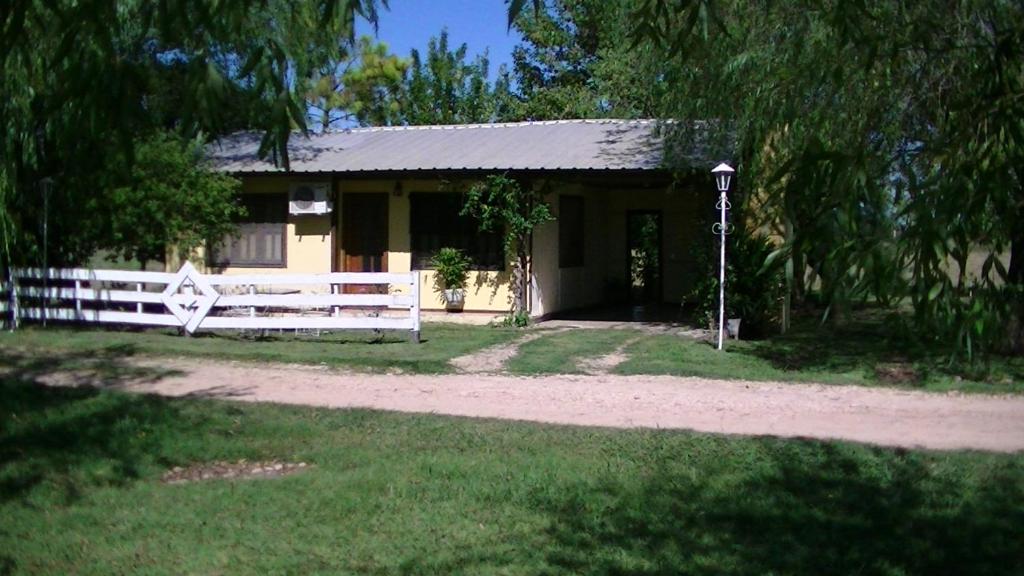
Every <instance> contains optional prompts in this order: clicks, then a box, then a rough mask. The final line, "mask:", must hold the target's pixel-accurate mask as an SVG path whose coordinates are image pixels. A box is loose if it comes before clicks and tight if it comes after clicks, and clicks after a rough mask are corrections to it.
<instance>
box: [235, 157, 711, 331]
mask: <svg viewBox="0 0 1024 576" xmlns="http://www.w3.org/2000/svg"><path fill="white" fill-rule="evenodd" d="M295 180H302V181H315V180H316V178H313V177H302V178H298V177H297V178H295ZM290 181H291V180H290V179H289V178H288V177H282V176H274V177H269V176H264V177H245V178H243V191H244V193H249V194H260V193H272V192H287V191H288V185H289V182H290ZM456 189H458V188H457V187H455V186H453V185H451V184H444V183H442V181H440V180H424V179H420V180H413V179H405V180H401V181H400V193H396V181H395V180H382V179H378V180H346V179H339V180H338V181H337V182H336V185H335V203H334V212H333V213H332V214H330V215H327V216H297V217H296V216H289V219H288V228H287V256H286V260H287V267H286V268H240V267H230V268H227V269H225V270H223V272H224V273H226V274H246V273H255V274H279V273H305V274H309V273H324V272H330V271H332V270H331V266H332V254H331V251H332V249H335V248H336V249H337V250H338V253H337V254H336V255H335V261H336V262H337V263H338V265H339V266H341V265H342V263H344V261H345V258H344V246H342V242H341V240H340V238H341V230H342V227H343V226H344V222H343V221H341V220H342V218H341V214H343V211H342V208H343V204H344V202H345V194H346V193H372V192H376V193H382V194H387V195H388V199H389V204H388V219H389V230H388V271H389V272H396V273H401V272H408V271H410V267H411V264H412V253H411V236H410V232H409V209H410V205H409V195H410V194H411V193H430V192H444V191H453V190H456ZM553 190H554V191H553V192H552V193H551V194H550V195H549V196H548V201H549V202H550V204H551V206H552V208H553V210H554V212H555V215H556V216H557V210H558V197H559V195H560V194H569V195H578V196H582V197H583V198H584V218H585V230H584V233H585V239H586V240H585V254H584V265H583V266H581V267H576V268H559V266H558V222H557V220H556V221H553V222H548V223H546V224H544V225H542V226H540V227H538V228H537V230H535V232H534V238H533V246H534V251H533V252H534V253H533V257H534V262H533V271H534V275H533V277H532V278H531V290H530V301H531V313H532V314H533V315H534V316H539V315H543V314H550V313H552V312H556V311H559V310H566V309H572V308H582V307H586V306H592V305H597V304H600V303H601V302H604V301H607V300H608V299H609V298H613V297H617V296H620V295H621V294H619V293H618V292H616V293H614V294H613V293H610V292H611V287H616V286H618V287H621V289H622V290H623V291H624V290H625V282H626V278H625V269H626V259H625V256H626V214H627V212H628V211H629V210H647V209H649V210H660V211H661V212H662V229H663V232H662V234H663V242H662V255H663V269H662V272H663V278H662V288H663V291H662V299H663V300H664V301H665V302H681V301H682V299H683V297H684V295H685V294H686V292H687V291H688V290H689V289H690V287H691V286H692V283H693V259H692V252H691V249H690V248H691V246H692V242H693V240H694V235H695V234H698V233H710V231H704V230H696V229H695V224H696V218H695V215H696V211H697V210H698V209H700V206H699V200H698V195H697V194H696V193H695V192H694V191H693V190H690V189H681V190H669V189H664V188H660V189H656V188H646V189H644V188H635V189H634V188H615V187H601V188H595V187H590V186H585V185H583V184H569V183H558V182H556V183H554V186H553ZM332 222H337V223H338V225H337V226H336V228H335V233H336V234H338V238H337V240H335V239H334V238H332V235H331V234H332V232H331V225H332ZM508 270H510V267H509V268H506V271H505V272H487V271H474V272H472V273H471V274H470V277H469V282H468V287H467V290H466V304H465V310H466V311H481V312H491V313H501V312H506V311H508V310H509V309H510V307H511V302H512V293H511V288H510V274H509V272H508ZM325 289H326V288H325ZM420 294H421V299H420V306H421V307H422V308H423V309H424V310H441V309H443V308H444V304H443V302H442V301H441V298H440V294H439V292H438V290H437V289H436V288H435V285H434V274H433V272H431V271H429V270H424V271H423V273H422V274H421V286H420Z"/></svg>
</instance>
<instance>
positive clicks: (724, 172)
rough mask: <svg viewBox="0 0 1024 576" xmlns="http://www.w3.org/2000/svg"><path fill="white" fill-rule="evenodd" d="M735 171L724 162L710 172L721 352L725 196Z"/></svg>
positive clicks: (726, 231)
mask: <svg viewBox="0 0 1024 576" xmlns="http://www.w3.org/2000/svg"><path fill="white" fill-rule="evenodd" d="M735 172H736V171H735V170H733V169H732V166H729V165H728V164H726V163H725V162H723V163H721V164H719V165H718V166H715V168H714V170H712V171H711V173H712V174H714V176H715V184H717V185H718V204H716V205H715V208H718V211H719V213H720V214H721V219H720V220H719V221H718V222H716V223H715V225H714V226H712V227H711V231H712V232H714V233H715V234H717V235H719V236H721V237H722V247H721V258H720V259H719V262H718V349H719V350H721V349H722V346H723V344H724V342H725V237H726V236H728V235H729V228H728V226H727V225H726V222H725V212H726V211H727V210H729V208H731V207H732V206H731V205H730V204H729V198H728V197H727V196H726V194H727V193H728V192H729V184H731V183H732V175H733V174H734V173H735Z"/></svg>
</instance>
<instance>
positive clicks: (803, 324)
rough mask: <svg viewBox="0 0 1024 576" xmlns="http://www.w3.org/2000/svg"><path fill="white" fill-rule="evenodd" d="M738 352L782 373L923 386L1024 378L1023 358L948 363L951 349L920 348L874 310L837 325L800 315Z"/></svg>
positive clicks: (887, 316) (886, 316)
mask: <svg viewBox="0 0 1024 576" xmlns="http://www.w3.org/2000/svg"><path fill="white" fill-rule="evenodd" d="M735 351H736V352H738V353H740V354H746V355H750V356H754V357H756V358H759V359H762V360H765V361H768V362H769V363H770V364H771V365H772V367H774V368H776V369H779V370H785V371H803V370H809V371H822V372H839V373H842V372H853V371H857V370H860V371H863V372H864V373H865V374H867V375H868V376H869V377H872V378H875V379H877V380H878V381H879V382H881V383H883V384H894V385H910V386H915V385H925V384H927V382H928V381H929V380H931V379H934V378H935V377H941V376H947V377H962V378H965V379H967V380H973V381H977V382H985V381H989V382H999V383H1006V382H1007V381H1009V382H1019V381H1022V380H1024V362H1021V361H1020V359H1015V358H1010V357H1003V356H999V355H992V356H989V357H987V358H986V359H985V361H983V362H976V363H974V364H965V363H951V362H950V358H951V351H950V350H947V349H941V348H937V347H929V346H924V345H922V344H920V343H918V342H915V341H914V340H913V339H912V338H909V337H907V336H906V335H905V334H904V333H902V332H901V329H900V328H899V322H898V320H897V319H896V318H895V317H893V316H892V315H891V314H883V313H882V312H880V311H878V310H870V309H868V310H863V311H859V312H858V313H857V314H856V315H855V316H853V317H852V318H851V319H849V320H848V321H847V322H845V323H844V324H843V325H841V326H838V327H836V326H822V325H821V324H820V323H819V321H818V318H817V317H805V318H802V319H801V320H800V321H799V322H798V323H797V324H796V325H795V326H794V328H793V330H791V331H790V333H789V334H786V335H785V336H777V337H775V338H772V339H769V340H762V341H754V342H750V343H749V344H748V345H747V346H745V347H742V348H736V349H735Z"/></svg>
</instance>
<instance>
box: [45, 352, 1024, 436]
mask: <svg viewBox="0 0 1024 576" xmlns="http://www.w3.org/2000/svg"><path fill="white" fill-rule="evenodd" d="M137 363H138V364H139V365H140V367H148V368H158V369H160V370H161V371H162V372H161V374H163V376H162V377H160V378H156V379H149V380H130V381H126V382H123V383H121V384H118V386H117V387H118V388H121V389H127V390H131V391H137V392H153V393H157V394H163V395H168V396H198V397H213V398H227V399H232V400H242V401H265V402H279V403H286V404H305V405H312V406H327V407H335V408H375V409H381V410H396V411H401V412H421V413H437V414H447V415H454V416H476V417H487V418H504V419H513V420H528V421H535V422H550V423H558V424H574V425H587V426H608V427H618V428H632V427H648V428H680V429H689V430H697V431H701V432H715V433H726V434H747V435H771V436H783V437H813V438H822V439H844V440H852V441H856V442H866V443H871V444H880V445H886V446H901V447H907V448H917V447H924V448H932V449H943V450H945V449H963V448H971V449H978V450H991V451H1000V452H1013V451H1020V450H1024V397H1011V396H1007V397H996V396H977V395H959V394H929V393H922V392H909V391H898V390H887V389H878V388H862V387H855V386H826V385H816V384H810V385H809V384H782V383H765V382H757V383H755V382H743V381H727V380H708V379H702V378H677V377H667V376H612V375H597V376H589V375H588V376H547V377H538V378H529V377H513V376H504V375H471V374H457V375H444V376H411V375H371V374H351V373H338V372H334V371H331V370H328V369H326V368H315V367H299V366H288V365H267V364H245V363H238V362H214V361H194V360H185V359H178V360H173V359H171V360H168V359H163V360H156V359H146V360H138V361H137ZM48 380H49V381H50V382H52V383H59V382H60V381H61V380H63V381H64V382H67V379H66V378H58V377H50V378H49V379H48Z"/></svg>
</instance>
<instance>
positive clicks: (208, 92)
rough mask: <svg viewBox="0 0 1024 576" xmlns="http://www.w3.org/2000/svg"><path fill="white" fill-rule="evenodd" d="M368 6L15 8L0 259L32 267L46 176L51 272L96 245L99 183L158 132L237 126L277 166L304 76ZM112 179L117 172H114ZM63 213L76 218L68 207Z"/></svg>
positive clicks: (7, 78) (3, 49)
mask: <svg viewBox="0 0 1024 576" xmlns="http://www.w3.org/2000/svg"><path fill="white" fill-rule="evenodd" d="M357 15H362V16H364V17H366V18H367V19H369V20H371V21H375V20H376V2H375V1H374V0H351V1H345V2H337V1H335V0H304V1H301V2H292V1H285V0H271V1H267V2H257V3H251V2H228V3H224V2H219V1H216V0H196V1H189V2H177V1H175V2H140V1H122V2H110V1H105V0H87V1H75V2H72V1H70V0H63V1H59V2H36V1H33V0H12V1H10V2H7V3H5V5H4V10H3V11H2V12H0V92H2V93H3V95H4V96H3V98H0V125H2V126H3V132H2V133H0V177H2V179H3V181H2V183H0V232H2V233H3V234H4V237H3V243H2V247H0V248H2V249H3V253H2V254H0V259H3V261H4V262H12V261H13V262H17V263H27V264H38V263H40V261H41V258H40V255H41V254H40V253H41V248H40V242H39V239H38V238H39V232H38V230H37V226H36V224H37V223H38V222H40V221H41V218H39V214H38V210H37V209H36V208H35V206H37V205H38V204H40V202H39V201H38V199H39V195H40V191H39V190H40V186H41V184H40V183H41V182H43V181H44V180H45V179H47V178H48V179H50V180H52V181H53V182H54V186H53V190H54V194H55V200H56V201H57V204H56V205H58V206H61V207H62V211H63V212H65V213H72V214H74V217H73V219H72V218H70V217H69V218H66V219H64V220H60V219H55V220H54V221H53V222H52V224H53V226H52V229H51V232H53V233H54V234H53V236H54V238H57V239H58V241H57V242H54V243H51V248H52V250H53V251H54V253H53V254H51V255H50V256H51V257H50V258H49V262H50V263H51V264H63V263H75V262H79V261H81V260H83V259H84V258H86V257H87V256H88V255H89V254H90V253H91V251H92V250H93V249H94V248H95V245H96V242H97V240H96V236H97V234H99V233H100V229H102V221H103V220H104V216H105V214H104V212H105V210H107V209H108V208H107V207H106V203H105V202H104V198H103V193H104V192H105V190H104V188H103V185H104V184H105V183H106V182H107V179H108V177H109V175H110V174H111V173H112V172H114V171H117V170H118V169H119V167H121V169H127V170H130V168H125V167H124V163H123V162H122V159H126V160H127V164H128V165H130V163H131V160H132V159H133V158H134V156H135V152H136V149H135V147H136V143H137V139H138V138H139V137H140V136H145V135H147V134H149V133H151V132H152V131H153V130H156V129H168V128H171V129H174V130H177V131H180V132H182V133H183V134H184V135H185V136H186V137H192V136H194V135H197V134H203V135H211V134H214V135H215V134H219V133H222V132H224V131H225V130H231V129H235V128H238V127H242V126H244V127H248V128H254V129H259V130H262V131H263V133H264V139H263V142H262V146H261V153H264V154H267V155H269V156H271V157H273V158H274V159H275V160H278V161H280V162H281V163H282V164H284V165H286V166H287V164H288V157H287V152H286V148H285V143H286V142H287V140H288V138H289V135H290V134H291V132H292V130H293V128H300V129H301V128H304V127H305V118H306V108H305V106H304V104H303V98H304V95H305V94H306V93H307V92H308V85H309V83H310V82H311V79H312V78H313V76H314V74H315V71H317V70H320V69H322V67H323V65H324V63H325V62H327V61H329V59H330V58H331V57H332V56H333V55H335V54H336V52H337V46H338V44H339V43H342V44H344V43H349V42H351V38H352V31H353V28H354V18H355V17H356V16H357ZM122 176H123V174H122ZM69 207H73V209H69Z"/></svg>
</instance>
